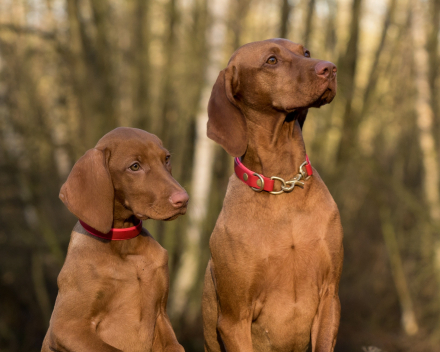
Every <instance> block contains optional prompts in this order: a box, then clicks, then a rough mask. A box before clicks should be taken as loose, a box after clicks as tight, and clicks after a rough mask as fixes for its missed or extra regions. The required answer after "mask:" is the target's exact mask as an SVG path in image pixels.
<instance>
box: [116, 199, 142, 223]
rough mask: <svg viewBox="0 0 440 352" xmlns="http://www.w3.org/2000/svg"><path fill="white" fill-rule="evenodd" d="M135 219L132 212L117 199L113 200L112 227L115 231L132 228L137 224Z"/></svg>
mask: <svg viewBox="0 0 440 352" xmlns="http://www.w3.org/2000/svg"><path fill="white" fill-rule="evenodd" d="M137 222H138V220H136V217H135V216H134V214H133V212H132V211H131V210H130V209H128V208H127V207H125V206H124V204H123V203H121V202H120V201H119V200H118V199H117V197H116V198H115V205H114V210H113V225H112V227H113V228H115V229H124V228H128V227H132V226H134V225H135V223H137Z"/></svg>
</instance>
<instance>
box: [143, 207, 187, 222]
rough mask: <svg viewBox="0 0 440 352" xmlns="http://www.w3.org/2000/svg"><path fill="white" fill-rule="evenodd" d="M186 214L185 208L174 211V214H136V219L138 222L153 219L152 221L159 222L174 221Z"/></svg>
mask: <svg viewBox="0 0 440 352" xmlns="http://www.w3.org/2000/svg"><path fill="white" fill-rule="evenodd" d="M185 213H186V207H184V208H180V209H176V211H174V212H167V213H165V214H159V213H158V212H156V211H154V212H152V214H140V213H138V214H136V217H137V218H138V219H139V220H147V219H153V220H161V221H171V220H175V219H177V218H178V217H179V215H184V214H185Z"/></svg>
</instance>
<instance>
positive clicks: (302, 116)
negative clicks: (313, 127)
mask: <svg viewBox="0 0 440 352" xmlns="http://www.w3.org/2000/svg"><path fill="white" fill-rule="evenodd" d="M308 112H309V109H303V110H301V111H300V112H299V114H298V117H297V119H298V122H299V126H300V127H301V130H302V129H303V125H304V122H305V121H306V117H307V113H308Z"/></svg>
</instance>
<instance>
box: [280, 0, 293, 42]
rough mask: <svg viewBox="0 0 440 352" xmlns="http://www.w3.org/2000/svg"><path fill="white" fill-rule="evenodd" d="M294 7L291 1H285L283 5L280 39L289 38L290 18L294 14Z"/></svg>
mask: <svg viewBox="0 0 440 352" xmlns="http://www.w3.org/2000/svg"><path fill="white" fill-rule="evenodd" d="M292 9H293V5H291V4H290V1H289V0H283V2H282V4H281V16H280V32H279V37H280V38H287V37H288V35H289V18H290V13H291V12H292Z"/></svg>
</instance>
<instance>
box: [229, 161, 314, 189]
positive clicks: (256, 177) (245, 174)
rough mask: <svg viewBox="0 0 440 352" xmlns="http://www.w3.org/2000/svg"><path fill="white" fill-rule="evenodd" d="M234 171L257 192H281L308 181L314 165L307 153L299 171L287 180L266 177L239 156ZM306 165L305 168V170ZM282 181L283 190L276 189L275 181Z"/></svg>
mask: <svg viewBox="0 0 440 352" xmlns="http://www.w3.org/2000/svg"><path fill="white" fill-rule="evenodd" d="M234 161H235V163H234V171H235V174H236V175H237V177H238V178H239V179H240V180H241V181H242V182H244V183H246V184H247V185H248V186H249V187H251V188H252V189H253V190H254V191H256V192H261V191H266V192H270V193H272V194H281V193H283V192H291V191H292V190H293V188H294V187H295V185H297V186H299V187H303V186H304V182H303V181H301V180H304V181H307V180H308V179H309V178H310V177H311V176H312V175H313V169H312V165H311V164H310V160H309V157H308V156H307V155H306V161H305V162H304V163H302V164H301V166H300V167H299V173H298V174H297V175H296V176H295V177H294V178H293V179H292V180H291V181H285V180H283V179H282V178H280V177H277V176H272V177H266V176H264V175H261V174H259V173H256V172H253V171H252V170H249V169H248V168H247V167H246V166H244V165H243V163H242V162H241V161H240V159H239V158H235V159H234ZM304 167H305V170H304ZM276 180H277V181H280V182H281V183H282V185H281V191H274V190H273V188H274V184H275V181H276Z"/></svg>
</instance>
